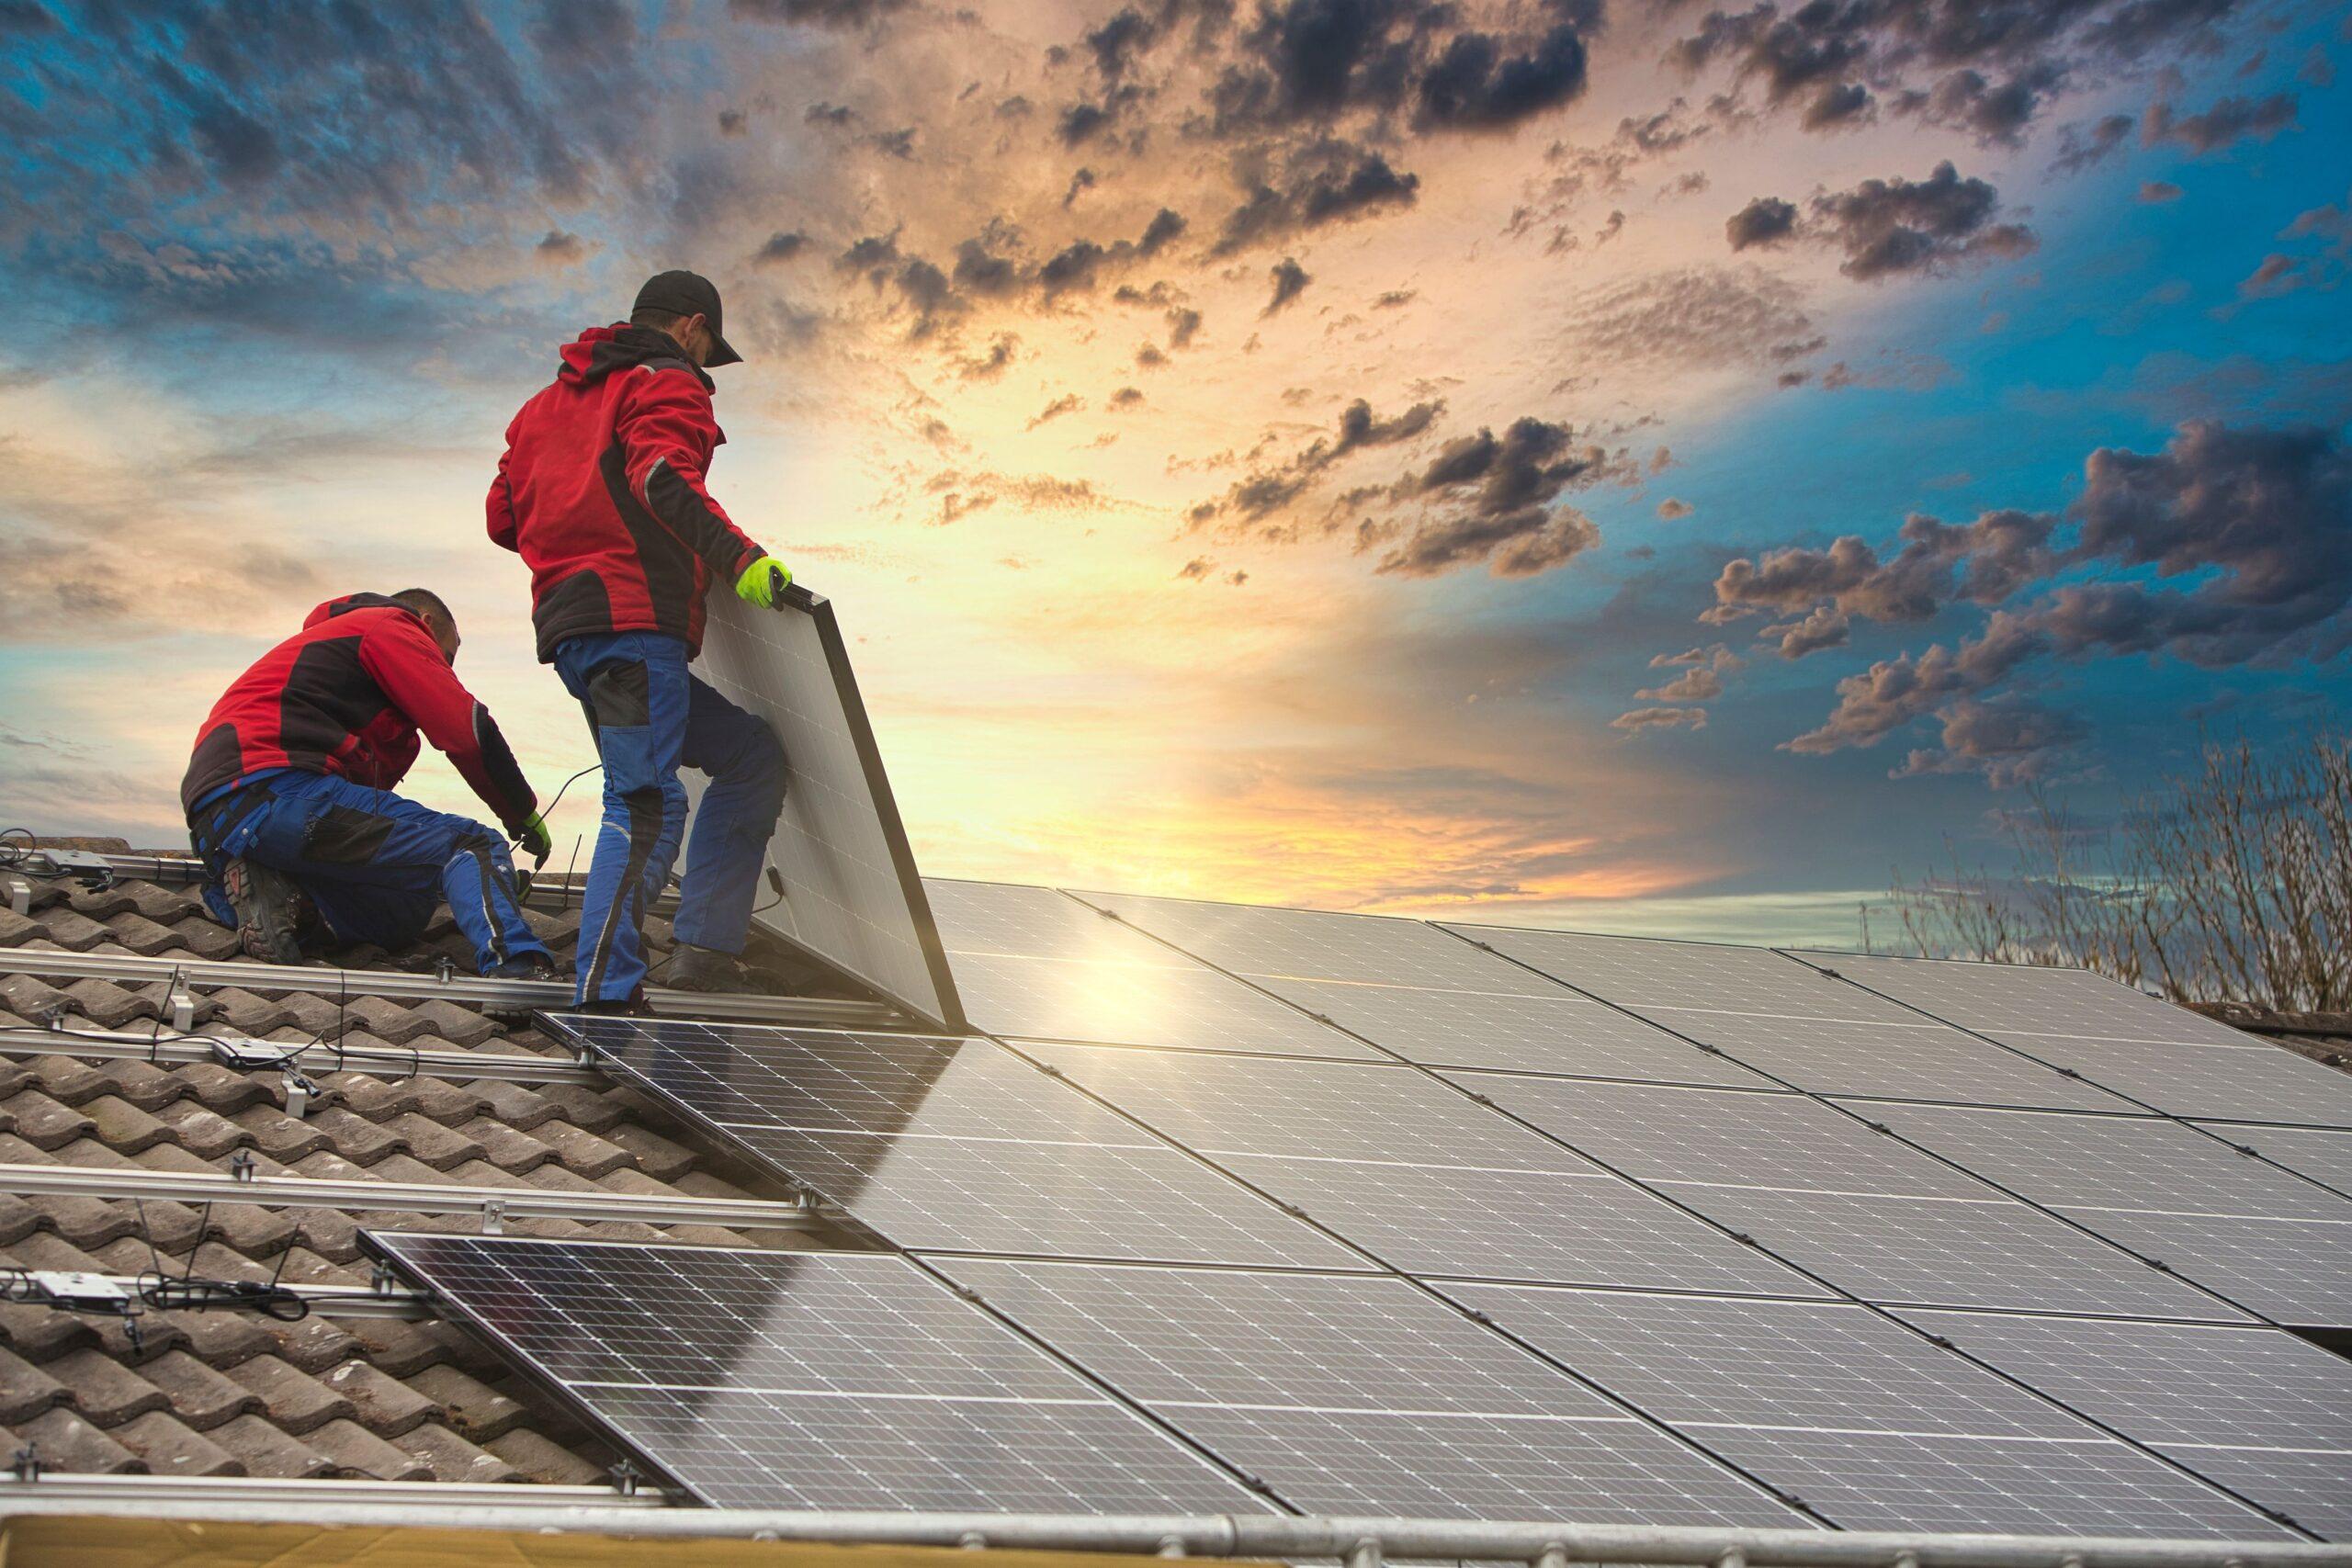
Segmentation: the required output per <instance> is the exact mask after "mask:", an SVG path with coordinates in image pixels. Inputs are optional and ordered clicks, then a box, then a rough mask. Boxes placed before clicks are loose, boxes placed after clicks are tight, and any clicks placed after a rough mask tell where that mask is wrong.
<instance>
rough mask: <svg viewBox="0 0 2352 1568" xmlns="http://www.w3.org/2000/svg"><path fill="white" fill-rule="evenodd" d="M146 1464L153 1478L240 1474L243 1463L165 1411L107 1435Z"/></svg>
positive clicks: (152, 1412) (126, 1424)
mask: <svg viewBox="0 0 2352 1568" xmlns="http://www.w3.org/2000/svg"><path fill="white" fill-rule="evenodd" d="M107 1436H108V1437H110V1438H114V1440H115V1441H116V1442H119V1443H120V1444H121V1445H122V1446H123V1447H124V1448H126V1449H129V1450H130V1451H131V1452H132V1453H135V1454H137V1455H138V1456H139V1457H140V1458H141V1459H142V1460H144V1461H147V1469H148V1471H149V1472H151V1473H153V1474H155V1475H243V1474H244V1473H245V1466H244V1461H242V1460H240V1459H239V1458H237V1456H236V1455H234V1454H232V1453H231V1452H230V1451H229V1450H226V1449H224V1448H222V1447H221V1446H220V1444H218V1443H216V1442H214V1441H213V1440H212V1439H211V1438H208V1437H206V1436H205V1435H204V1434H203V1433H201V1432H197V1431H192V1430H190V1429H189V1427H188V1426H187V1423H186V1422H184V1421H181V1420H179V1419H178V1418H177V1417H176V1416H173V1415H172V1414H171V1413H170V1412H169V1411H164V1410H156V1411H151V1412H150V1413H149V1414H147V1415H144V1416H140V1417H139V1418H138V1419H136V1420H134V1421H126V1422H124V1423H123V1424H122V1425H121V1426H119V1427H114V1428H113V1429H112V1430H110V1431H109V1432H108V1433H107Z"/></svg>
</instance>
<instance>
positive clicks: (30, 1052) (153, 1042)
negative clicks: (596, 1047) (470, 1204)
mask: <svg viewBox="0 0 2352 1568" xmlns="http://www.w3.org/2000/svg"><path fill="white" fill-rule="evenodd" d="M0 1056H78V1057H82V1058H85V1059H86V1060H91V1061H123V1062H146V1063H150V1064H152V1065H153V1066H159V1067H185V1066H195V1065H196V1064H198V1063H199V1062H213V1063H217V1064H219V1065H220V1066H225V1067H238V1068H243V1069H245V1070H247V1071H253V1072H267V1071H271V1070H273V1069H276V1068H278V1067H287V1066H291V1067H295V1068H299V1069H300V1071H301V1072H303V1073H305V1074H308V1075H311V1076H320V1075H323V1074H327V1073H374V1074H376V1075H378V1076H379V1077H403V1078H404V1077H417V1076H420V1075H421V1076H424V1077H436V1078H451V1079H458V1080H472V1079H478V1078H494V1079H499V1080H503V1081H504V1082H509V1083H576V1084H591V1085H602V1084H609V1083H611V1082H612V1081H613V1080H612V1077H611V1076H610V1075H609V1074H607V1073H605V1072H604V1071H602V1070H601V1069H599V1068H596V1067H593V1066H588V1065H587V1064H585V1063H583V1062H579V1061H575V1060H573V1059H572V1058H571V1057H569V1056H526V1055H523V1054H522V1053H521V1052H519V1051H427V1050H412V1049H410V1048H409V1047H407V1046H405V1045H339V1044H335V1043H331V1042H312V1043H303V1042H300V1041H293V1040H254V1039H250V1038H247V1037H245V1036H243V1035H238V1034H214V1033H204V1034H195V1035H177V1036H175V1035H168V1034H167V1035H161V1036H157V1035H150V1034H137V1033H131V1032H103V1033H101V1032H82V1031H79V1030H71V1029H7V1028H0Z"/></svg>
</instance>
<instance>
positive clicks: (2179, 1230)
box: [1872, 1106, 2352, 1326]
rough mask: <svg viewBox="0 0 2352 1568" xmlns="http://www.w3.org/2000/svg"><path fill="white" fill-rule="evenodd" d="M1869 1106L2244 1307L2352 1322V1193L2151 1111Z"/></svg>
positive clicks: (2282, 1317) (2302, 1319)
mask: <svg viewBox="0 0 2352 1568" xmlns="http://www.w3.org/2000/svg"><path fill="white" fill-rule="evenodd" d="M1872 1111H1873V1113H1874V1114H1880V1115H1882V1116H1883V1119H1884V1120H1885V1121H1886V1122H1888V1124H1889V1125H1891V1126H1893V1127H1894V1128H1895V1129H1896V1130H1897V1131H1898V1132H1901V1133H1902V1134H1904V1135H1905V1136H1906V1137H1910V1138H1913V1139H1915V1140H1916V1141H1917V1142H1918V1143H1920V1144H1922V1145H1926V1146H1927V1147H1929V1148H1932V1149H1934V1150H1936V1151H1937V1152H1938V1153H1939V1154H1941V1155H1943V1156H1946V1157H1948V1158H1951V1159H1954V1160H1957V1161H1959V1162H1960V1163H1962V1164H1963V1165H1965V1166H1967V1167H1968V1168H1970V1169H1972V1170H1976V1171H1979V1172H1982V1173H1983V1174H1984V1175H1985V1176H1988V1177H1990V1178H1991V1179H1994V1180H1996V1181H1998V1182H1999V1183H2001V1185H2003V1186H2004V1187H2007V1188H2009V1189H2011V1190H2014V1191H2017V1192H2020V1193H2023V1194H2024V1195H2025V1196H2027V1197H2029V1198H2031V1199H2033V1200H2034V1201H2037V1202H2041V1203H2047V1204H2049V1205H2050V1206H2051V1207H2052V1208H2053V1209H2056V1210H2057V1211H2058V1212H2060V1213H2064V1214H2065V1215H2067V1216H2068V1217H2069V1218H2071V1219H2074V1220H2075V1221H2077V1222H2078V1223H2080V1224H2084V1225H2086V1226H2088V1227H2089V1228H2090V1229H2092V1230H2094V1231H2097V1232H2098V1234H2099V1235H2104V1236H2109V1237H2111V1238H2112V1239H2114V1240H2116V1241H2118V1242H2120V1243H2122V1244H2123V1245H2124V1246H2126V1247H2131V1249H2132V1250H2133V1251H2135V1252H2138V1253H2140V1254H2142V1255H2143V1256H2144V1257H2151V1258H2161V1259H2163V1260H2164V1261H2165V1263H2166V1264H2167V1265H2169V1266H2170V1267H2171V1268H2172V1269H2174V1270H2176V1271H2177V1272H2178V1273H2179V1274H2181V1275H2182V1276H2184V1277H2185V1278H2188V1279H2189V1280H2195V1281H2196V1282H2198V1283H2199V1284H2201V1285H2205V1286H2207V1287H2209V1288H2210V1289H2211V1290H2214V1291H2218V1292H2221V1293H2222V1294H2223V1295H2225V1296H2228V1297H2229V1298H2230V1299H2231V1300H2233V1301H2235V1302H2237V1303H2241V1304H2243V1305H2245V1306H2248V1307H2252V1308H2254V1309H2255V1310H2256V1311H2257V1312H2260V1313H2263V1314H2267V1315H2268V1316H2270V1317H2273V1318H2276V1319H2278V1320H2279V1321H2281V1322H2285V1323H2292V1324H2298V1325H2322V1326H2324V1325H2352V1200H2346V1199H2344V1198H2341V1197H2338V1196H2337V1195H2335V1193H2333V1192H2329V1191H2327V1190H2324V1189H2322V1188H2319V1187H2315V1186H2313V1185H2312V1184H2311V1183H2310V1182H2307V1181H2302V1180H2299V1179H2296V1178H2295V1177H2293V1176H2290V1175H2289V1174H2288V1173H2286V1172H2285V1171H2281V1170H2278V1169H2275V1168H2272V1167H2270V1166H2268V1165H2267V1164H2265V1163H2263V1162H2262V1161H2260V1160H2256V1159H2250V1158H2248V1157H2246V1156H2243V1155H2240V1154H2238V1153H2236V1152H2234V1151H2233V1149H2232V1148H2231V1147H2230V1146H2229V1145H2224V1144H2221V1143H2217V1142H2215V1141H2214V1140H2213V1139H2211V1138H2208V1137H2205V1136H2202V1135H2201V1134H2197V1133H2195V1132H2192V1131H2190V1130H2189V1129H2188V1128H2186V1127H2182V1126H2178V1125H2177V1124H2175V1123H2173V1122H2169V1121H2165V1120H2162V1119H2159V1118H2155V1117H2120V1116H2071V1115H2062V1114H2058V1113H2054V1112H2049V1111H1962V1110H1958V1109H1954V1108H1951V1107H1945V1106H1874V1107H1873V1108H1872Z"/></svg>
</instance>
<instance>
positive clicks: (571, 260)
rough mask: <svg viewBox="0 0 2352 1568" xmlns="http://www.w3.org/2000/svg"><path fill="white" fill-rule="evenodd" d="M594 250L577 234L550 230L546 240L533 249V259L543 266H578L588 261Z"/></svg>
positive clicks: (561, 230)
mask: <svg viewBox="0 0 2352 1568" xmlns="http://www.w3.org/2000/svg"><path fill="white" fill-rule="evenodd" d="M592 250H594V246H592V245H590V244H589V243H587V242H586V241H585V240H582V238H581V237H580V236H579V235H577V234H574V233H571V232H570V231H567V230H563V229H550V230H548V232H547V237H546V238H545V239H543V240H541V241H540V242H539V243H537V244H536V245H533V246H532V247H531V259H532V260H534V261H536V262H537V263H538V264H539V265H542V266H551V267H558V268H560V267H567V266H577V265H580V264H581V263H582V262H583V261H586V260H587V259H588V255H589V253H590V252H591V251H592Z"/></svg>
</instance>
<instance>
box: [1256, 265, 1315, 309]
mask: <svg viewBox="0 0 2352 1568" xmlns="http://www.w3.org/2000/svg"><path fill="white" fill-rule="evenodd" d="M1267 276H1270V277H1272V279H1273V282H1274V292H1273V297H1272V299H1268V300H1267V301H1266V308H1265V309H1264V310H1261V311H1259V312H1258V314H1259V315H1261V316H1271V315H1272V314H1274V313H1275V312H1276V311H1278V310H1281V309H1282V308H1283V306H1285V305H1287V304H1289V303H1290V302H1291V301H1292V300H1294V299H1297V298H1298V297H1299V296H1300V295H1302V294H1304V293H1306V286H1307V285H1308V284H1310V283H1312V282H1314V281H1315V280H1314V279H1313V278H1312V277H1310V276H1307V271H1306V268H1305V267H1303V266H1301V265H1298V262H1297V260H1296V259H1295V257H1291V256H1284V257H1283V259H1282V260H1281V261H1279V262H1276V263H1275V264H1274V265H1273V266H1272V267H1271V268H1270V269H1268V273H1267Z"/></svg>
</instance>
